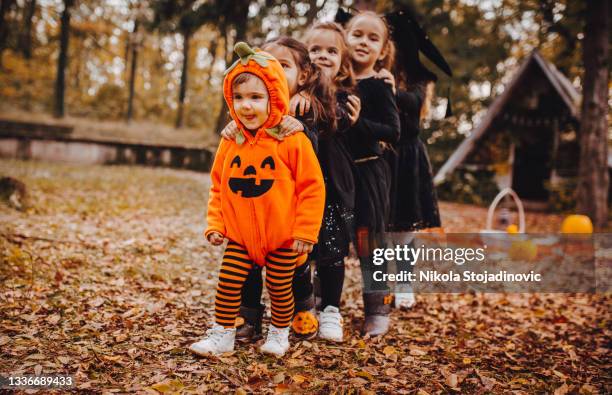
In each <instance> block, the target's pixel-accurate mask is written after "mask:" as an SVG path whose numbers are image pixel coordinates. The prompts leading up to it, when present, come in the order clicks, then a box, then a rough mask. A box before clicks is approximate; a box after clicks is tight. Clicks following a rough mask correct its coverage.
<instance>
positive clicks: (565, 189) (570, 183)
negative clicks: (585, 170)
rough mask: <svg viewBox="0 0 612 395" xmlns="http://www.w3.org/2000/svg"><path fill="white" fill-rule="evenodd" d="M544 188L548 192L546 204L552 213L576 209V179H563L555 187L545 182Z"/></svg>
mask: <svg viewBox="0 0 612 395" xmlns="http://www.w3.org/2000/svg"><path fill="white" fill-rule="evenodd" d="M544 186H545V188H546V189H547V190H548V191H549V197H548V202H549V206H550V208H551V210H552V211H555V212H569V211H573V209H574V208H576V188H577V187H578V179H577V178H576V177H571V178H564V179H562V180H560V181H559V182H557V183H556V184H555V185H553V184H551V182H550V181H547V182H545V183H544Z"/></svg>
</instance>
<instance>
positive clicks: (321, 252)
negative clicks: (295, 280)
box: [310, 195, 355, 266]
mask: <svg viewBox="0 0 612 395" xmlns="http://www.w3.org/2000/svg"><path fill="white" fill-rule="evenodd" d="M334 200H336V199H334V198H333V197H330V196H329V195H328V198H326V201H325V211H324V212H323V223H322V224H321V230H320V231H319V242H318V243H317V244H316V245H315V247H314V250H313V252H312V254H311V256H310V257H311V259H314V260H316V261H317V265H318V266H320V265H326V264H332V263H335V262H338V261H340V260H343V259H344V257H346V256H347V255H348V253H349V244H350V242H351V241H352V239H351V237H352V236H353V234H354V226H355V225H354V221H355V216H354V214H353V211H352V210H351V209H348V208H346V207H345V206H343V205H342V204H340V203H339V202H337V201H334Z"/></svg>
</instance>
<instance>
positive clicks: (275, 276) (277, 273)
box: [215, 241, 298, 328]
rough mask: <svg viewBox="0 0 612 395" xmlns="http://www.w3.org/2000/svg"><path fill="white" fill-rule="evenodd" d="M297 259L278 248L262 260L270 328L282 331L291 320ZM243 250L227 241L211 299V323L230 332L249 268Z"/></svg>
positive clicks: (291, 252)
mask: <svg viewBox="0 0 612 395" xmlns="http://www.w3.org/2000/svg"><path fill="white" fill-rule="evenodd" d="M297 258H298V255H297V254H296V253H295V252H293V250H291V249H288V248H279V249H278V250H276V251H274V252H271V253H269V254H268V256H266V288H267V289H268V294H269V295H270V299H271V300H272V325H274V326H275V327H277V328H286V327H288V326H289V325H290V323H291V319H292V318H293V308H294V304H295V303H294V300H293V289H292V280H293V272H294V271H295V265H296V261H297ZM253 265H254V263H253V261H252V260H251V258H249V255H248V252H247V250H246V249H245V248H244V247H242V246H241V245H239V244H237V243H234V242H232V241H230V242H229V243H228V244H227V247H226V249H225V252H224V253H223V261H222V262H221V270H220V272H219V283H218V285H217V295H216V297H215V322H216V323H217V324H219V325H222V326H224V327H225V328H233V327H234V326H235V323H236V317H237V316H238V311H239V309H240V303H241V298H242V295H241V293H242V286H243V285H244V282H245V280H246V278H247V276H248V274H249V271H250V270H251V268H252V267H253Z"/></svg>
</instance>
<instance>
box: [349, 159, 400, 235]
mask: <svg viewBox="0 0 612 395" xmlns="http://www.w3.org/2000/svg"><path fill="white" fill-rule="evenodd" d="M390 188H391V175H390V169H389V166H388V164H387V162H386V161H385V160H384V158H382V157H380V158H377V159H373V160H368V161H366V162H360V163H356V164H355V222H356V225H357V227H367V228H368V229H369V231H370V233H375V234H382V232H384V231H385V225H386V223H387V219H388V216H389V210H390V201H389V192H390Z"/></svg>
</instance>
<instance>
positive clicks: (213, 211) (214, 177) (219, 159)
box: [204, 139, 228, 245]
mask: <svg viewBox="0 0 612 395" xmlns="http://www.w3.org/2000/svg"><path fill="white" fill-rule="evenodd" d="M227 147H228V143H227V142H226V141H225V140H223V139H221V143H219V148H217V154H216V155H215V160H214V162H213V165H212V169H211V170H210V192H209V194H208V211H207V213H206V221H207V222H208V227H207V228H206V231H205V232H204V236H206V239H207V240H209V241H210V242H211V243H213V241H216V240H217V237H216V236H213V234H214V233H217V234H220V235H222V236H223V235H225V223H224V222H223V212H222V211H221V172H222V170H223V162H224V161H225V155H226V153H227ZM213 244H214V243H213ZM215 245H216V244H215Z"/></svg>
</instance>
